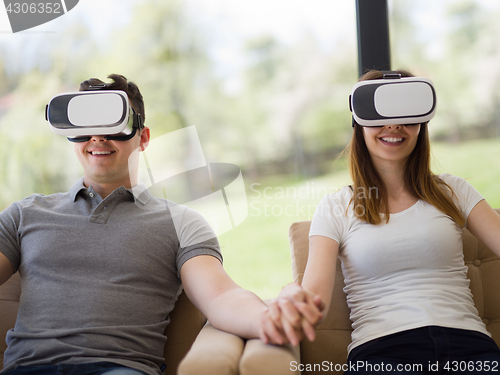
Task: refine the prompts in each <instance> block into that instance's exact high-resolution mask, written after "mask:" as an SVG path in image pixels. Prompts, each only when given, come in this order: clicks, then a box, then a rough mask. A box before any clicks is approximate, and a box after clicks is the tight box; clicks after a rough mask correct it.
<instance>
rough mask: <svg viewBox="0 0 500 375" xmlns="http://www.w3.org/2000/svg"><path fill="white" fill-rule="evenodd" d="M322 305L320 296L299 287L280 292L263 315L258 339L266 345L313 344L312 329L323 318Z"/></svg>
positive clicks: (313, 333)
mask: <svg viewBox="0 0 500 375" xmlns="http://www.w3.org/2000/svg"><path fill="white" fill-rule="evenodd" d="M324 307H325V305H324V303H323V302H322V300H321V298H320V297H319V296H314V295H313V294H312V293H310V292H308V291H306V290H304V289H303V288H302V287H301V286H300V285H299V284H298V283H293V284H289V285H287V286H286V287H284V288H283V290H282V291H281V293H280V295H279V296H278V298H277V299H275V300H272V301H270V302H269V303H268V307H267V309H265V310H264V311H263V313H262V319H261V332H260V338H261V340H262V341H264V342H265V343H271V344H286V343H291V344H292V345H294V346H295V345H297V344H298V343H299V342H300V341H301V340H302V339H303V338H304V337H307V338H308V339H309V340H310V341H313V340H314V339H315V337H316V335H315V331H314V327H315V326H316V325H317V324H318V323H319V322H320V320H321V319H322V318H323V315H322V310H323V309H324Z"/></svg>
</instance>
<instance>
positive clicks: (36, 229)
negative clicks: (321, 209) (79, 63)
mask: <svg viewBox="0 0 500 375" xmlns="http://www.w3.org/2000/svg"><path fill="white" fill-rule="evenodd" d="M109 78H111V79H112V80H113V82H112V83H110V84H105V83H104V82H102V81H100V80H98V79H91V80H88V81H85V82H83V83H82V84H81V86H80V91H86V90H96V89H98V90H121V91H124V92H125V93H126V94H127V96H128V99H129V101H130V105H131V107H132V108H133V110H134V111H135V112H136V113H137V114H138V116H137V119H138V120H137V123H136V122H134V129H133V132H132V133H130V134H114V135H89V136H84V137H73V138H68V139H69V140H71V141H73V142H74V145H75V153H76V156H77V158H78V160H79V162H80V164H81V165H82V167H83V170H84V175H83V178H82V179H80V180H79V181H78V182H77V183H76V184H75V185H74V186H73V187H72V188H71V189H70V191H69V192H67V193H59V194H53V195H49V196H43V195H40V194H35V195H32V196H30V197H28V198H26V199H24V200H22V201H19V202H15V203H13V204H12V205H11V206H10V207H8V208H7V209H6V210H4V211H3V212H2V213H1V214H0V284H2V283H4V282H5V281H6V280H7V279H8V278H9V277H10V276H11V275H12V274H13V273H14V272H17V271H19V272H20V274H21V278H22V287H23V292H22V295H21V301H20V307H19V313H18V319H17V322H16V327H15V328H14V329H13V330H11V331H9V333H8V335H7V338H6V340H7V344H8V349H7V351H6V352H5V355H4V365H5V367H4V370H3V373H9V375H10V374H12V375H14V374H16V375H20V374H26V373H30V374H34V373H35V374H38V373H40V374H42V373H43V374H49V373H50V374H52V373H57V372H63V373H64V371H66V373H69V372H74V373H77V374H83V373H85V374H102V373H106V372H110V371H113V375H116V374H122V373H123V374H125V373H126V374H130V373H133V372H134V371H135V372H137V373H147V374H159V373H161V370H160V368H161V366H162V353H163V347H164V343H165V337H164V336H163V334H162V333H163V331H164V329H165V326H166V325H167V324H168V314H169V313H170V311H171V310H172V309H173V307H174V303H175V300H176V299H177V296H178V295H179V293H180V292H181V288H184V290H185V292H186V294H187V296H188V297H189V299H190V300H191V301H192V302H193V303H194V304H195V305H196V306H197V307H198V308H199V309H200V310H201V311H202V313H203V314H204V315H205V316H206V317H207V318H208V319H209V320H210V322H211V324H212V325H213V326H215V327H216V328H219V329H221V330H225V331H228V332H232V333H234V334H237V335H239V336H242V337H244V338H254V337H259V336H260V337H261V338H262V339H263V340H264V341H266V342H270V343H276V344H282V343H285V342H292V343H293V344H296V343H297V342H298V340H299V339H300V338H301V337H302V335H303V334H304V332H307V333H308V335H309V337H310V338H313V336H314V332H313V331H312V325H310V324H309V323H308V322H304V321H302V320H301V318H300V316H299V312H301V313H302V314H303V315H306V316H308V317H309V319H310V321H312V322H314V321H315V320H317V319H319V312H318V311H316V310H314V309H312V308H311V306H308V305H306V304H303V306H300V305H298V306H294V305H291V304H290V303H289V302H286V301H284V302H282V304H281V305H280V308H281V309H282V311H283V312H284V314H283V315H284V318H283V319H281V320H280V321H279V322H278V323H274V322H272V323H269V322H270V321H271V320H269V319H264V318H263V317H264V315H265V314H270V313H272V312H267V310H266V307H265V305H264V303H263V302H262V301H261V300H260V299H259V298H258V297H257V296H255V295H254V294H253V293H251V292H249V291H246V290H243V289H241V288H240V287H239V286H237V285H236V284H235V283H234V282H233V281H232V280H231V279H230V278H229V276H228V275H227V274H226V273H225V271H224V269H223V268H222V264H221V262H222V256H221V254H220V249H219V245H218V242H217V239H216V238H215V235H214V234H213V231H212V229H211V228H210V227H209V226H208V224H207V223H206V222H205V220H204V219H203V218H202V217H201V216H200V215H199V214H197V213H196V212H194V211H192V210H190V209H188V208H187V207H179V206H176V209H175V213H174V212H173V211H172V210H171V209H170V208H169V207H171V206H170V205H169V204H167V203H166V202H165V201H163V200H159V199H157V198H154V197H153V196H151V195H150V194H148V192H147V190H146V191H144V192H141V194H134V192H133V190H132V189H133V188H134V187H136V185H137V181H136V177H135V173H134V171H132V172H130V171H129V157H130V156H131V155H132V157H138V153H136V154H135V156H134V151H135V150H139V151H144V149H146V147H147V146H148V143H149V139H150V130H149V128H147V127H145V126H144V125H143V123H144V120H145V113H144V104H143V100H142V95H141V93H140V91H139V89H138V87H137V86H136V85H135V84H134V83H132V82H128V81H127V79H126V78H125V77H123V76H120V75H116V74H114V75H111V76H109ZM134 121H135V120H134ZM179 223H181V224H180V225H181V226H180V227H178V226H179ZM176 226H177V227H176ZM181 280H182V284H181ZM301 309H302V310H301ZM304 327H306V328H304ZM308 328H309V330H308ZM25 366H28V367H25Z"/></svg>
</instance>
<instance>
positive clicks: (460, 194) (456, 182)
mask: <svg viewBox="0 0 500 375" xmlns="http://www.w3.org/2000/svg"><path fill="white" fill-rule="evenodd" d="M439 177H440V178H441V179H442V180H443V181H444V182H446V183H447V184H448V186H449V187H450V188H451V189H452V190H453V193H454V194H455V197H453V201H454V202H455V204H456V206H457V207H458V209H459V210H460V212H461V213H462V216H463V217H464V219H465V221H466V222H467V218H468V217H469V214H470V212H471V211H472V209H473V208H474V207H475V206H476V204H478V203H479V202H480V201H482V200H483V199H484V197H483V196H482V195H481V194H479V192H478V191H477V190H476V189H475V188H474V187H473V186H472V185H471V184H470V183H469V182H467V181H466V180H464V179H463V178H461V177H458V176H453V175H451V174H443V175H440V176H439Z"/></svg>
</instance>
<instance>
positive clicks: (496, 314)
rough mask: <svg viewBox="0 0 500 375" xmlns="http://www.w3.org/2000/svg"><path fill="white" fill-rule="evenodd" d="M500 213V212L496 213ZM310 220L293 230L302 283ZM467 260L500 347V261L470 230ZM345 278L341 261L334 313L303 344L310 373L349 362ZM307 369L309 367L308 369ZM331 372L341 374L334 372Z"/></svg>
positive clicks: (478, 301)
mask: <svg viewBox="0 0 500 375" xmlns="http://www.w3.org/2000/svg"><path fill="white" fill-rule="evenodd" d="M496 211H497V212H498V213H499V214H500V209H497V210H496ZM310 226H311V222H310V221H302V222H297V223H294V224H292V226H291V227H290V230H289V240H290V249H291V256H292V274H293V279H294V281H297V282H301V281H302V277H303V276H304V270H305V267H306V263H307V256H308V252H309V238H308V237H309V228H310ZM463 244H464V259H465V264H466V265H467V267H468V272H467V277H468V278H469V280H470V289H471V291H472V294H473V298H474V303H475V305H476V308H477V310H478V312H479V316H480V317H481V318H482V319H483V321H484V323H485V324H486V328H487V329H488V331H489V332H490V333H491V334H492V335H493V339H494V340H495V341H496V343H497V344H499V345H500V293H498V291H499V290H500V259H499V258H498V257H497V256H496V255H495V254H494V253H493V252H492V251H491V250H490V249H488V248H487V247H486V246H485V245H484V244H483V243H482V242H480V241H479V240H478V239H477V238H476V237H474V236H473V235H472V234H471V233H470V232H469V231H468V230H466V229H465V230H464V235H463ZM344 285H345V284H344V277H343V275H342V270H341V268H340V260H337V273H336V277H335V287H334V291H333V295H332V303H331V305H330V306H331V307H330V311H329V312H328V315H327V317H326V319H325V320H324V321H323V322H322V323H321V324H320V325H318V326H317V327H316V340H315V341H314V342H308V341H306V340H304V341H302V342H301V343H300V359H301V363H302V365H303V366H307V364H309V365H310V366H309V368H311V369H312V370H314V365H316V369H317V370H318V371H311V372H307V374H315V373H318V374H319V373H325V371H321V370H320V367H321V365H322V364H324V366H325V367H324V368H326V367H329V368H332V369H333V370H335V366H336V365H337V369H338V370H339V369H340V366H341V365H342V364H344V363H346V360H347V346H348V345H349V343H350V342H351V331H352V328H351V321H350V320H349V308H348V307H347V302H346V296H345V294H344V291H343V288H344ZM304 369H307V367H304ZM328 373H332V374H334V373H339V374H341V373H342V371H332V372H328Z"/></svg>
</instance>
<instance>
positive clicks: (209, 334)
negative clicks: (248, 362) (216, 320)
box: [177, 323, 245, 375]
mask: <svg viewBox="0 0 500 375" xmlns="http://www.w3.org/2000/svg"><path fill="white" fill-rule="evenodd" d="M244 345H245V341H244V340H243V339H242V338H241V337H238V336H236V335H233V334H231V333H227V332H224V331H220V330H218V329H216V328H214V327H213V326H212V325H210V323H207V324H206V325H205V327H203V329H202V330H201V331H200V333H199V334H198V336H197V337H196V340H195V341H194V343H193V346H191V349H190V350H189V352H188V354H187V355H186V356H185V357H184V359H183V360H182V361H181V363H180V364H179V367H178V370H177V371H178V372H177V373H178V375H199V374H206V375H238V364H239V362H240V358H241V356H242V353H243V347H244Z"/></svg>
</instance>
